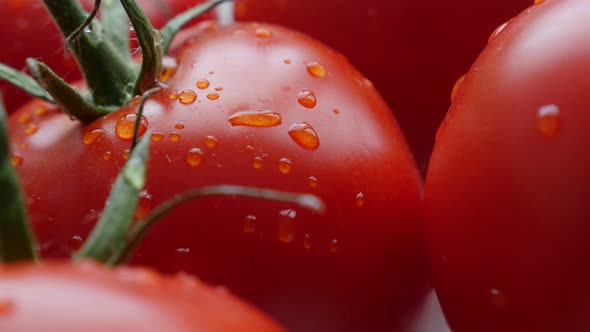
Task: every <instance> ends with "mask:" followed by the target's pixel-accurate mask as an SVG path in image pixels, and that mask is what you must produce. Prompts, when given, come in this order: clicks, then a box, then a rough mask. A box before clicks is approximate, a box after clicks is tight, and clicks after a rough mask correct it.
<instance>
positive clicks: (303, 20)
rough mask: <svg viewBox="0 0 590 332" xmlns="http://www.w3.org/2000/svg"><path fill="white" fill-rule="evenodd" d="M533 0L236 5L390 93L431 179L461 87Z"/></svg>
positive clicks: (240, 1)
mask: <svg viewBox="0 0 590 332" xmlns="http://www.w3.org/2000/svg"><path fill="white" fill-rule="evenodd" d="M532 2H533V0H496V1H466V0H450V1H436V0H433V1H402V0H365V1H341V0H236V5H235V6H236V18H237V19H238V20H244V21H262V22H272V23H277V24H281V25H284V26H287V27H290V28H293V29H296V30H299V31H302V32H305V33H307V34H309V35H310V36H313V37H315V38H318V39H320V40H321V41H323V42H325V43H326V44H328V45H329V46H331V47H333V48H335V49H336V50H338V51H339V52H342V54H344V55H346V56H347V57H348V58H349V59H350V61H351V62H352V63H353V64H354V65H355V66H356V67H357V68H358V69H359V70H360V71H361V72H362V73H364V74H365V75H366V76H367V77H368V78H369V79H370V80H371V81H372V82H373V83H374V84H375V87H376V88H377V90H379V92H380V93H381V94H382V95H383V97H384V98H385V100H386V101H387V103H388V104H389V106H390V107H391V109H392V111H393V112H394V114H395V116H396V118H397V120H398V121H399V124H400V126H401V128H402V130H403V131H404V134H405V135H406V138H407V140H408V143H409V144H410V147H411V148H412V151H413V153H414V156H415V157H416V159H417V161H418V166H419V167H420V169H421V171H422V172H423V173H424V174H425V173H426V167H427V164H428V160H429V158H430V154H431V152H432V146H433V143H434V136H435V133H436V129H437V128H438V126H439V124H440V122H441V121H442V119H443V118H444V116H445V113H446V112H447V110H448V108H449V104H450V103H449V95H450V93H451V89H452V87H453V84H454V83H455V81H456V80H457V79H458V78H459V77H460V76H461V75H463V74H465V73H466V72H467V70H468V69H469V66H470V65H471V63H473V60H474V59H475V58H476V57H477V55H478V54H479V52H480V51H481V49H482V47H483V46H484V45H485V43H486V40H487V38H488V36H489V35H490V33H491V32H492V31H493V30H494V28H495V27H497V26H498V25H500V24H501V23H502V22H504V21H505V20H507V19H508V18H510V17H512V16H514V15H516V14H517V13H519V12H520V11H522V10H524V9H525V8H526V7H528V6H529V5H530V4H532Z"/></svg>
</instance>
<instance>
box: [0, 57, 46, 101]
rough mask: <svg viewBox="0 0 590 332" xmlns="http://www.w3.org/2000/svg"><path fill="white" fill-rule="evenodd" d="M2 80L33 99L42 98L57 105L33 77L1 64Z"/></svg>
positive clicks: (0, 75) (0, 77)
mask: <svg viewBox="0 0 590 332" xmlns="http://www.w3.org/2000/svg"><path fill="white" fill-rule="evenodd" d="M0 79H4V80H6V81H7V82H8V83H10V84H12V85H14V86H15V87H17V88H19V89H21V90H23V91H25V92H26V93H28V94H30V95H32V96H33V97H37V98H41V99H43V100H45V101H48V102H50V103H55V102H54V101H53V98H51V96H50V95H49V93H47V91H45V89H43V88H42V87H41V86H40V85H39V83H37V81H35V79H33V78H32V77H31V76H29V75H27V74H25V73H23V72H20V71H18V70H16V69H13V68H11V67H8V66H6V65H4V64H1V63H0Z"/></svg>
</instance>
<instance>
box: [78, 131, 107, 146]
mask: <svg viewBox="0 0 590 332" xmlns="http://www.w3.org/2000/svg"><path fill="white" fill-rule="evenodd" d="M103 133H104V130H102V129H94V130H91V131H86V132H85V133H84V137H83V139H82V140H83V141H84V144H86V145H90V144H92V143H94V142H96V141H98V139H99V138H100V137H101V136H102V134H103Z"/></svg>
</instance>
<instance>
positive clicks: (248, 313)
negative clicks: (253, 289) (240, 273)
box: [0, 262, 283, 332]
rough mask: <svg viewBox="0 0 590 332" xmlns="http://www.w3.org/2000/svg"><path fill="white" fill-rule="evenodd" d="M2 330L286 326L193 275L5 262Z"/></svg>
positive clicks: (218, 331) (211, 330)
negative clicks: (13, 264) (166, 275)
mask: <svg viewBox="0 0 590 332" xmlns="http://www.w3.org/2000/svg"><path fill="white" fill-rule="evenodd" d="M0 330H2V331H11V332H25V331H63V332H73V331H88V332H103V331H104V332H106V331H145V332H149V331H154V332H156V331H157V332H160V331H171V332H181V331H186V332H188V331H208V332H229V331H256V332H258V331H275V332H278V331H283V329H281V328H280V327H278V326H277V325H275V324H273V323H272V322H271V321H270V320H269V319H268V318H266V317H265V316H263V315H262V314H261V313H260V312H258V311H257V310H255V309H253V308H252V307H250V306H248V305H246V304H245V303H242V302H241V301H239V300H238V299H237V298H235V297H234V296H231V295H230V294H228V293H227V291H225V290H224V289H220V288H217V289H216V288H211V287H209V286H207V285H205V284H203V283H201V282H199V281H197V280H196V279H194V278H193V277H189V276H188V275H179V276H178V277H176V278H171V277H163V276H160V275H158V274H157V273H155V272H152V271H151V270H147V269H139V268H117V269H114V270H111V269H107V268H105V267H101V266H99V265H97V264H95V263H91V262H82V263H80V264H79V265H74V266H72V265H71V264H70V263H56V262H53V263H44V264H42V265H33V264H21V265H15V266H0Z"/></svg>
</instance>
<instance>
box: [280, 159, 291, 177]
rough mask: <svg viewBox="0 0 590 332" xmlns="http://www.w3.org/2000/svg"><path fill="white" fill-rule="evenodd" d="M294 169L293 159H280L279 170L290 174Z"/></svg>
mask: <svg viewBox="0 0 590 332" xmlns="http://www.w3.org/2000/svg"><path fill="white" fill-rule="evenodd" d="M292 169H293V163H292V162H291V160H289V159H287V158H281V159H280V160H279V172H281V173H283V174H289V173H291V170H292Z"/></svg>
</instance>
